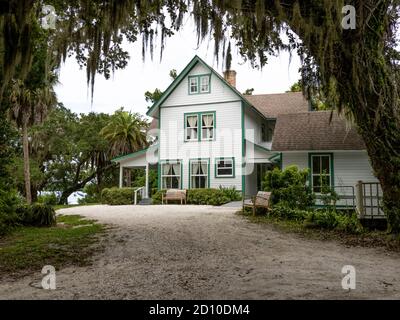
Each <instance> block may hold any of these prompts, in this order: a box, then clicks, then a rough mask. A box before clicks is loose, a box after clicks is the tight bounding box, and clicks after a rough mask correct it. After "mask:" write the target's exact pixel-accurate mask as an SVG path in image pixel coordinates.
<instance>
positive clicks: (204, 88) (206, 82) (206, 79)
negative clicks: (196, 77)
mask: <svg viewBox="0 0 400 320" xmlns="http://www.w3.org/2000/svg"><path fill="white" fill-rule="evenodd" d="M209 92H210V76H208V75H207V76H201V77H200V93H209Z"/></svg>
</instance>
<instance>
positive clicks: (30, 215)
mask: <svg viewBox="0 0 400 320" xmlns="http://www.w3.org/2000/svg"><path fill="white" fill-rule="evenodd" d="M16 213H17V216H18V220H19V223H20V224H21V225H24V226H32V227H51V226H53V225H55V224H56V213H55V211H54V209H53V207H51V206H49V205H45V204H40V203H36V204H33V205H24V206H20V207H18V208H17V210H16Z"/></svg>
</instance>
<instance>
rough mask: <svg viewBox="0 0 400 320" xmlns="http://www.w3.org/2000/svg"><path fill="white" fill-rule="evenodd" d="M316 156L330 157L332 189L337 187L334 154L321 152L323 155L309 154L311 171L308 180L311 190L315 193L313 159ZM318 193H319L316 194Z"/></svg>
mask: <svg viewBox="0 0 400 320" xmlns="http://www.w3.org/2000/svg"><path fill="white" fill-rule="evenodd" d="M316 156H329V170H330V173H329V175H330V187H334V186H335V170H334V156H333V153H331V152H321V153H309V154H308V168H309V170H310V172H309V175H308V178H309V184H310V187H311V190H312V191H313V192H314V186H313V179H312V177H313V172H312V170H313V167H312V158H313V157H316ZM315 193H318V192H315Z"/></svg>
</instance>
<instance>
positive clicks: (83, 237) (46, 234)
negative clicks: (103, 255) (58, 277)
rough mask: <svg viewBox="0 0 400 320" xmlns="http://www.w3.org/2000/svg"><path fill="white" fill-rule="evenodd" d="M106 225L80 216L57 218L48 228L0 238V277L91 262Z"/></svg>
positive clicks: (17, 230) (34, 229)
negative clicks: (49, 266) (54, 223)
mask: <svg viewBox="0 0 400 320" xmlns="http://www.w3.org/2000/svg"><path fill="white" fill-rule="evenodd" d="M104 231H105V226H103V225H101V224H98V223H96V221H94V220H87V219H84V218H83V217H81V216H78V215H73V216H58V217H57V226H56V227H51V228H35V227H20V228H17V229H16V230H14V231H13V232H12V233H11V234H10V235H8V236H6V237H4V238H1V239H0V278H2V277H4V276H6V275H11V276H23V275H26V274H29V273H32V272H40V271H41V269H42V267H43V266H45V265H52V266H54V267H55V268H56V269H60V268H61V267H65V266H68V265H76V266H84V265H87V264H88V263H90V258H91V256H92V255H93V253H94V252H96V251H98V250H100V249H101V247H100V246H99V245H96V244H98V240H99V236H101V235H102V234H103V233H104Z"/></svg>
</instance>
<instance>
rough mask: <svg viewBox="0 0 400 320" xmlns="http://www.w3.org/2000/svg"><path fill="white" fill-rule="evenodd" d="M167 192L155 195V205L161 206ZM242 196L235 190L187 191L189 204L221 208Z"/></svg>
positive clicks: (161, 191)
mask: <svg viewBox="0 0 400 320" xmlns="http://www.w3.org/2000/svg"><path fill="white" fill-rule="evenodd" d="M163 193H165V190H160V191H157V192H156V193H154V194H153V196H152V200H153V204H161V199H162V194H163ZM240 199H241V195H240V193H239V192H238V191H236V190H235V189H233V188H231V189H223V188H220V189H189V190H187V199H186V200H187V204H195V205H211V206H220V205H223V204H225V203H228V202H230V201H238V200H240Z"/></svg>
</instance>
